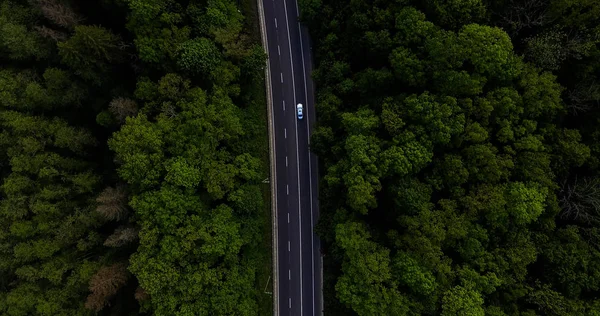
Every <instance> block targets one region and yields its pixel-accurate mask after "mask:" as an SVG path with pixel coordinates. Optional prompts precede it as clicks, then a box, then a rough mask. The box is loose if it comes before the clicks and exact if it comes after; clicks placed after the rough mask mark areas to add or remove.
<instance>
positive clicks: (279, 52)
mask: <svg viewBox="0 0 600 316" xmlns="http://www.w3.org/2000/svg"><path fill="white" fill-rule="evenodd" d="M277 54H279V56H281V49H279V45H277Z"/></svg>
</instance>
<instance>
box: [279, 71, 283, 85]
mask: <svg viewBox="0 0 600 316" xmlns="http://www.w3.org/2000/svg"><path fill="white" fill-rule="evenodd" d="M279 74H280V75H281V83H283V72H281V73H279Z"/></svg>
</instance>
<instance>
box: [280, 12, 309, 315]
mask: <svg viewBox="0 0 600 316" xmlns="http://www.w3.org/2000/svg"><path fill="white" fill-rule="evenodd" d="M286 2H287V1H283V10H284V12H285V25H286V30H287V34H288V48H289V49H290V68H291V71H292V89H293V90H294V104H298V102H296V101H297V100H296V82H295V79H294V63H293V62H292V59H293V54H292V42H291V41H290V38H291V37H290V23H289V21H288V12H287V4H286ZM294 126H295V127H296V133H295V134H296V157H300V154H299V151H300V150H299V149H298V120H294ZM296 171H297V174H298V218H299V219H300V220H298V228H299V229H298V233H299V235H300V239H299V240H298V252H299V253H300V303H299V304H298V305H299V306H300V315H303V314H304V309H303V306H302V305H303V304H302V301H303V299H302V292H303V291H302V213H301V209H302V206H301V204H300V164H299V163H296ZM311 252H312V251H311ZM290 305H291V302H290Z"/></svg>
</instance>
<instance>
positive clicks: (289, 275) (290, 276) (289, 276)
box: [288, 270, 292, 280]
mask: <svg viewBox="0 0 600 316" xmlns="http://www.w3.org/2000/svg"><path fill="white" fill-rule="evenodd" d="M291 279H292V270H288V280H291Z"/></svg>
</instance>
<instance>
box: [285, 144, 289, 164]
mask: <svg viewBox="0 0 600 316" xmlns="http://www.w3.org/2000/svg"><path fill="white" fill-rule="evenodd" d="M286 138H287V137H286ZM285 166H286V167H287V166H288V160H287V156H285Z"/></svg>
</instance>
